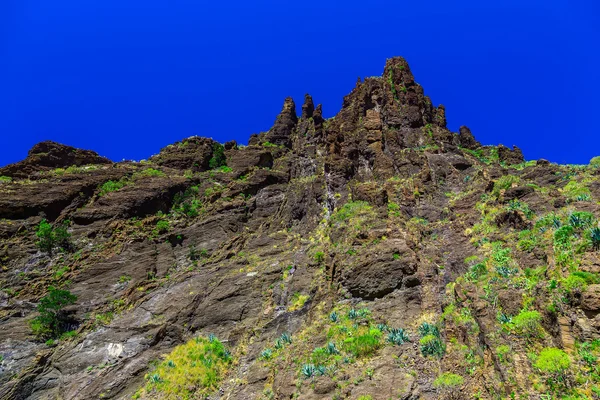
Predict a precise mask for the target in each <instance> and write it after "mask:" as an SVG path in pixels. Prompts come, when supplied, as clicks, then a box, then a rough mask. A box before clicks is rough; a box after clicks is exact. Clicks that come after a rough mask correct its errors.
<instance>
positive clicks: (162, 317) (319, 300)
mask: <svg viewBox="0 0 600 400" xmlns="http://www.w3.org/2000/svg"><path fill="white" fill-rule="evenodd" d="M445 113H446V110H445V108H444V107H443V106H441V105H440V106H434V105H433V103H432V101H431V99H430V98H429V97H427V96H426V95H425V92H424V89H423V88H422V87H421V86H420V85H419V84H418V83H416V81H415V78H414V76H413V73H412V71H411V69H410V67H409V65H408V63H407V62H406V61H405V60H404V59H402V58H392V59H389V60H388V61H387V63H386V65H385V68H384V70H383V75H382V76H381V77H371V78H366V79H364V80H360V79H359V80H358V82H357V84H356V87H355V88H354V89H353V90H352V92H351V93H350V94H348V95H347V96H346V97H345V98H344V101H343V105H342V109H341V110H340V112H339V113H338V114H337V115H336V116H335V117H333V118H330V119H324V118H323V112H322V106H321V105H320V104H317V105H316V106H315V103H314V102H313V98H312V97H311V96H310V95H306V96H305V98H304V102H303V105H302V107H301V112H300V114H299V116H298V115H297V114H296V106H295V103H294V101H293V100H292V99H291V98H288V99H285V102H284V105H283V109H282V111H281V113H280V114H279V115H278V116H277V119H276V120H275V123H274V125H273V127H272V128H271V129H270V130H269V131H267V132H263V133H260V134H255V135H252V136H250V138H249V141H248V146H242V145H238V144H237V143H236V142H235V141H231V142H227V143H225V145H223V146H222V145H220V144H218V143H217V142H215V141H214V140H212V139H208V138H200V137H191V138H188V139H186V140H183V141H181V142H178V143H175V144H173V145H170V146H167V147H166V148H164V149H162V150H161V152H160V153H159V154H157V155H155V156H153V157H150V158H149V160H148V161H143V162H139V163H137V162H120V163H112V162H111V161H109V160H107V159H105V158H103V157H100V156H98V155H97V154H96V153H94V152H91V151H86V150H78V149H74V148H71V147H68V146H63V145H59V144H56V143H52V142H43V143H40V144H38V145H36V146H35V147H34V148H32V150H31V151H30V154H29V156H28V157H27V158H26V159H25V160H23V161H21V162H19V163H16V164H12V165H9V166H7V167H4V168H2V169H0V175H1V176H2V179H0V238H1V242H0V282H2V291H1V292H0V321H1V323H2V327H3V329H1V330H0V399H54V398H63V399H92V398H106V399H128V398H131V397H132V396H135V397H136V398H148V399H151V398H177V396H179V397H181V398H184V397H186V396H187V397H188V398H210V399H290V398H298V399H306V400H308V399H333V398H336V399H358V398H360V399H373V400H379V399H382V400H385V399H389V398H402V399H413V400H414V399H427V400H430V399H431V400H433V399H441V398H445V397H443V396H450V395H455V394H456V393H462V394H461V396H462V395H463V394H464V397H465V398H467V397H468V396H470V395H471V394H475V393H477V396H478V398H482V399H496V398H510V397H511V396H513V395H514V396H516V397H520V398H539V397H540V394H543V393H549V391H550V390H562V391H563V392H564V393H567V392H570V393H575V392H574V391H575V390H579V393H592V391H593V389H592V388H593V387H595V386H594V385H596V386H597V385H598V384H600V383H599V382H597V381H595V379H597V376H596V375H597V374H595V373H591V371H592V370H593V368H594V366H593V365H590V364H589V363H587V362H586V361H584V360H583V359H582V358H581V357H580V355H579V353H577V351H578V350H577V349H579V348H585V349H587V350H586V351H589V352H590V354H591V356H589V357H588V358H587V360H588V361H589V360H592V359H593V357H596V356H598V355H600V354H598V349H597V348H595V347H594V345H593V344H592V341H593V340H595V339H598V338H600V322H599V318H600V317H599V316H598V311H599V296H598V284H597V282H598V281H600V279H599V277H598V274H599V273H600V267H598V265H600V258H599V257H598V256H597V251H596V250H597V248H598V246H599V243H598V242H597V241H595V240H596V239H597V238H596V236H594V235H597V232H595V231H593V227H594V226H596V225H597V224H598V217H599V216H600V206H599V205H598V204H597V200H598V199H600V184H598V182H597V179H598V178H597V177H598V175H597V170H596V169H595V168H594V167H592V166H590V167H572V166H560V165H556V164H550V163H548V162H547V161H544V160H540V161H539V162H537V163H536V162H535V161H530V162H525V160H524V158H523V154H522V152H521V151H520V150H519V149H518V148H517V147H513V148H512V149H510V148H507V147H504V146H483V145H481V144H480V143H479V142H478V141H477V140H476V139H475V137H474V136H473V134H472V133H471V131H470V130H469V129H468V128H467V127H465V126H463V127H461V128H460V131H459V132H458V133H454V132H452V131H450V130H449V129H448V127H447V123H446V114H445ZM42 219H45V220H47V221H49V223H50V224H51V225H52V227H51V228H50V229H54V231H53V232H54V233H48V226H47V225H44V224H41V221H42ZM44 229H45V230H46V231H45V232H46V233H44ZM64 229H67V232H68V233H67V234H65V233H64ZM44 235H45V236H44ZM594 238H596V239H594ZM43 239H45V240H50V245H48V244H47V243H46V245H44V243H43ZM66 241H68V243H66V244H65V242H66ZM56 288H60V289H61V290H65V291H69V292H70V293H71V294H72V295H74V296H76V300H74V302H73V304H70V303H69V302H65V304H64V305H63V307H61V309H60V313H57V314H56V315H59V316H60V318H62V320H61V321H60V322H61V324H60V329H59V330H60V332H51V333H48V332H45V333H44V332H40V331H39V326H38V327H37V330H35V331H34V330H33V329H32V328H36V326H35V323H34V324H33V325H32V324H31V321H32V320H34V318H36V317H37V316H38V315H39V314H38V311H39V310H38V308H37V307H38V305H39V304H47V300H48V298H47V297H45V296H47V294H48V293H51V292H52V291H53V290H54V289H56ZM41 299H45V300H44V301H41ZM57 318H58V317H57ZM527 318H529V319H527ZM520 321H525V323H522V322H520ZM400 328H401V329H402V330H400ZM34 333H37V335H35V334H34ZM215 338H216V339H215ZM217 339H219V340H220V341H221V342H222V343H223V345H224V346H225V348H226V349H227V351H223V350H222V349H220V348H219V347H218V346H217V345H215V343H217V342H216V340H217ZM221 342H219V343H221ZM584 342H585V343H587V344H581V343H584ZM207 343H212V345H210V346H213V345H214V346H215V347H214V348H213V347H211V349H212V350H207V348H208V347H207V346H209V345H208V344H207ZM184 344H186V346H196V347H194V350H193V351H191V350H189V348H188V347H186V348H185V349H187V350H185V351H183V350H182V349H183V348H182V347H180V346H181V345H184ZM580 344H581V346H583V347H581V346H580ZM545 347H564V350H565V351H566V352H567V353H565V354H567V355H566V357H571V369H570V370H569V371H568V373H565V374H564V375H561V377H563V378H564V379H565V382H568V384H565V386H564V387H563V386H560V388H559V386H555V385H548V384H547V382H548V378H549V377H550V375H547V374H545V373H544V371H542V370H540V369H539V368H536V367H535V365H534V363H533V362H532V357H531V355H532V354H535V355H536V357H537V354H538V353H539V352H540V350H541V349H543V348H545ZM215 349H216V350H215ZM215 355H216V356H215ZM213 356H215V357H217V356H218V357H219V358H218V359H216V358H214V357H213ZM186 357H191V358H190V359H187V358H186ZM586 357H587V356H586ZM590 357H591V358H590ZM207 360H210V361H207ZM199 363H202V364H201V365H202V366H201V369H202V371H203V372H202V374H200V375H201V376H199V375H198V368H200V367H199V366H200V364H199ZM197 367H198V368H197ZM161 368H162V369H161ZM181 368H184V369H183V370H181ZM186 368H187V369H186ZM169 371H176V372H177V373H178V374H179V375H177V379H171V378H170V375H169V374H170V372H169ZM207 371H208V372H207ZM563 372H564V371H563ZM442 373H446V375H444V376H445V377H450V378H451V379H450V378H448V379H449V381H448V382H454V383H455V385H454V386H455V387H453V386H452V385H441V384H439V382H440V380H439V378H440V374H442ZM161 374H162V375H161ZM448 374H453V375H448ZM457 375H459V377H457ZM206 377H210V380H208V378H206ZM205 378H206V379H205ZM452 379H453V380H452ZM561 379H562V378H561ZM436 380H437V382H438V383H434V382H436ZM567 380H568V381H567ZM457 382H458V383H457ZM460 382H462V383H460ZM557 388H559V389H557ZM457 390H460V392H457ZM448 398H449V397H448ZM456 398H462V397H460V396H459V397H456Z"/></svg>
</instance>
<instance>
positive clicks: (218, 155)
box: [208, 143, 227, 169]
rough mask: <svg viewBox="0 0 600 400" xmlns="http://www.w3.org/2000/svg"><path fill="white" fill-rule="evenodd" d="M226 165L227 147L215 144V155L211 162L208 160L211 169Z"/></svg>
mask: <svg viewBox="0 0 600 400" xmlns="http://www.w3.org/2000/svg"><path fill="white" fill-rule="evenodd" d="M226 165H227V159H226V158H225V147H224V146H223V145H222V144H221V143H214V144H213V154H212V157H211V158H210V160H208V167H209V168H210V169H215V168H219V167H224V166H226Z"/></svg>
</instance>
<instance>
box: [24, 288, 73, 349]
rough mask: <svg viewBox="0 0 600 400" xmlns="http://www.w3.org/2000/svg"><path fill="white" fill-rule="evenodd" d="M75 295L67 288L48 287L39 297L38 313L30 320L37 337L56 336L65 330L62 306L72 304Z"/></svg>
mask: <svg viewBox="0 0 600 400" xmlns="http://www.w3.org/2000/svg"><path fill="white" fill-rule="evenodd" d="M75 301H77V297H76V296H75V295H73V294H72V293H71V292H69V291H67V290H60V289H56V288H54V287H52V286H51V287H49V288H48V294H47V295H46V296H44V297H42V298H41V299H40V302H39V303H38V306H37V310H38V312H39V313H40V315H39V316H37V317H35V318H34V319H33V320H31V321H30V327H31V330H32V331H33V333H34V334H35V335H36V336H38V337H39V338H57V337H59V336H60V335H61V334H62V333H63V332H65V330H66V329H65V324H66V321H65V315H64V307H66V306H68V305H71V304H74V303H75Z"/></svg>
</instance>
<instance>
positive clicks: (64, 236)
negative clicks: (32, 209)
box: [35, 219, 73, 253]
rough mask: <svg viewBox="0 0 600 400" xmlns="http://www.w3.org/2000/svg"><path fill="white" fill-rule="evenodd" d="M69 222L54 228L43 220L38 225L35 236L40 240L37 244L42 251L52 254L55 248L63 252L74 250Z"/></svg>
mask: <svg viewBox="0 0 600 400" xmlns="http://www.w3.org/2000/svg"><path fill="white" fill-rule="evenodd" d="M68 226H69V221H64V222H63V223H62V224H59V225H57V226H56V227H52V225H51V224H50V223H49V222H48V221H46V220H45V219H43V220H42V221H41V222H40V224H39V225H38V227H37V229H36V232H35V235H36V236H37V238H38V241H37V242H36V244H37V246H38V247H39V248H40V250H42V251H45V252H48V253H52V250H53V249H54V248H55V247H57V246H58V247H60V248H61V249H63V250H67V251H68V250H72V247H73V246H72V244H71V234H70V233H69V232H68V230H67V228H68Z"/></svg>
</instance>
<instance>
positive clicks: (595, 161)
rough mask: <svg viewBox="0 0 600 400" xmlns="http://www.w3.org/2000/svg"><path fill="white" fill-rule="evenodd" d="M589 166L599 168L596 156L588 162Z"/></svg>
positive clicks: (599, 157) (598, 158)
mask: <svg viewBox="0 0 600 400" xmlns="http://www.w3.org/2000/svg"><path fill="white" fill-rule="evenodd" d="M590 165H591V166H592V167H600V156H596V157H594V158H592V159H591V160H590Z"/></svg>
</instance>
